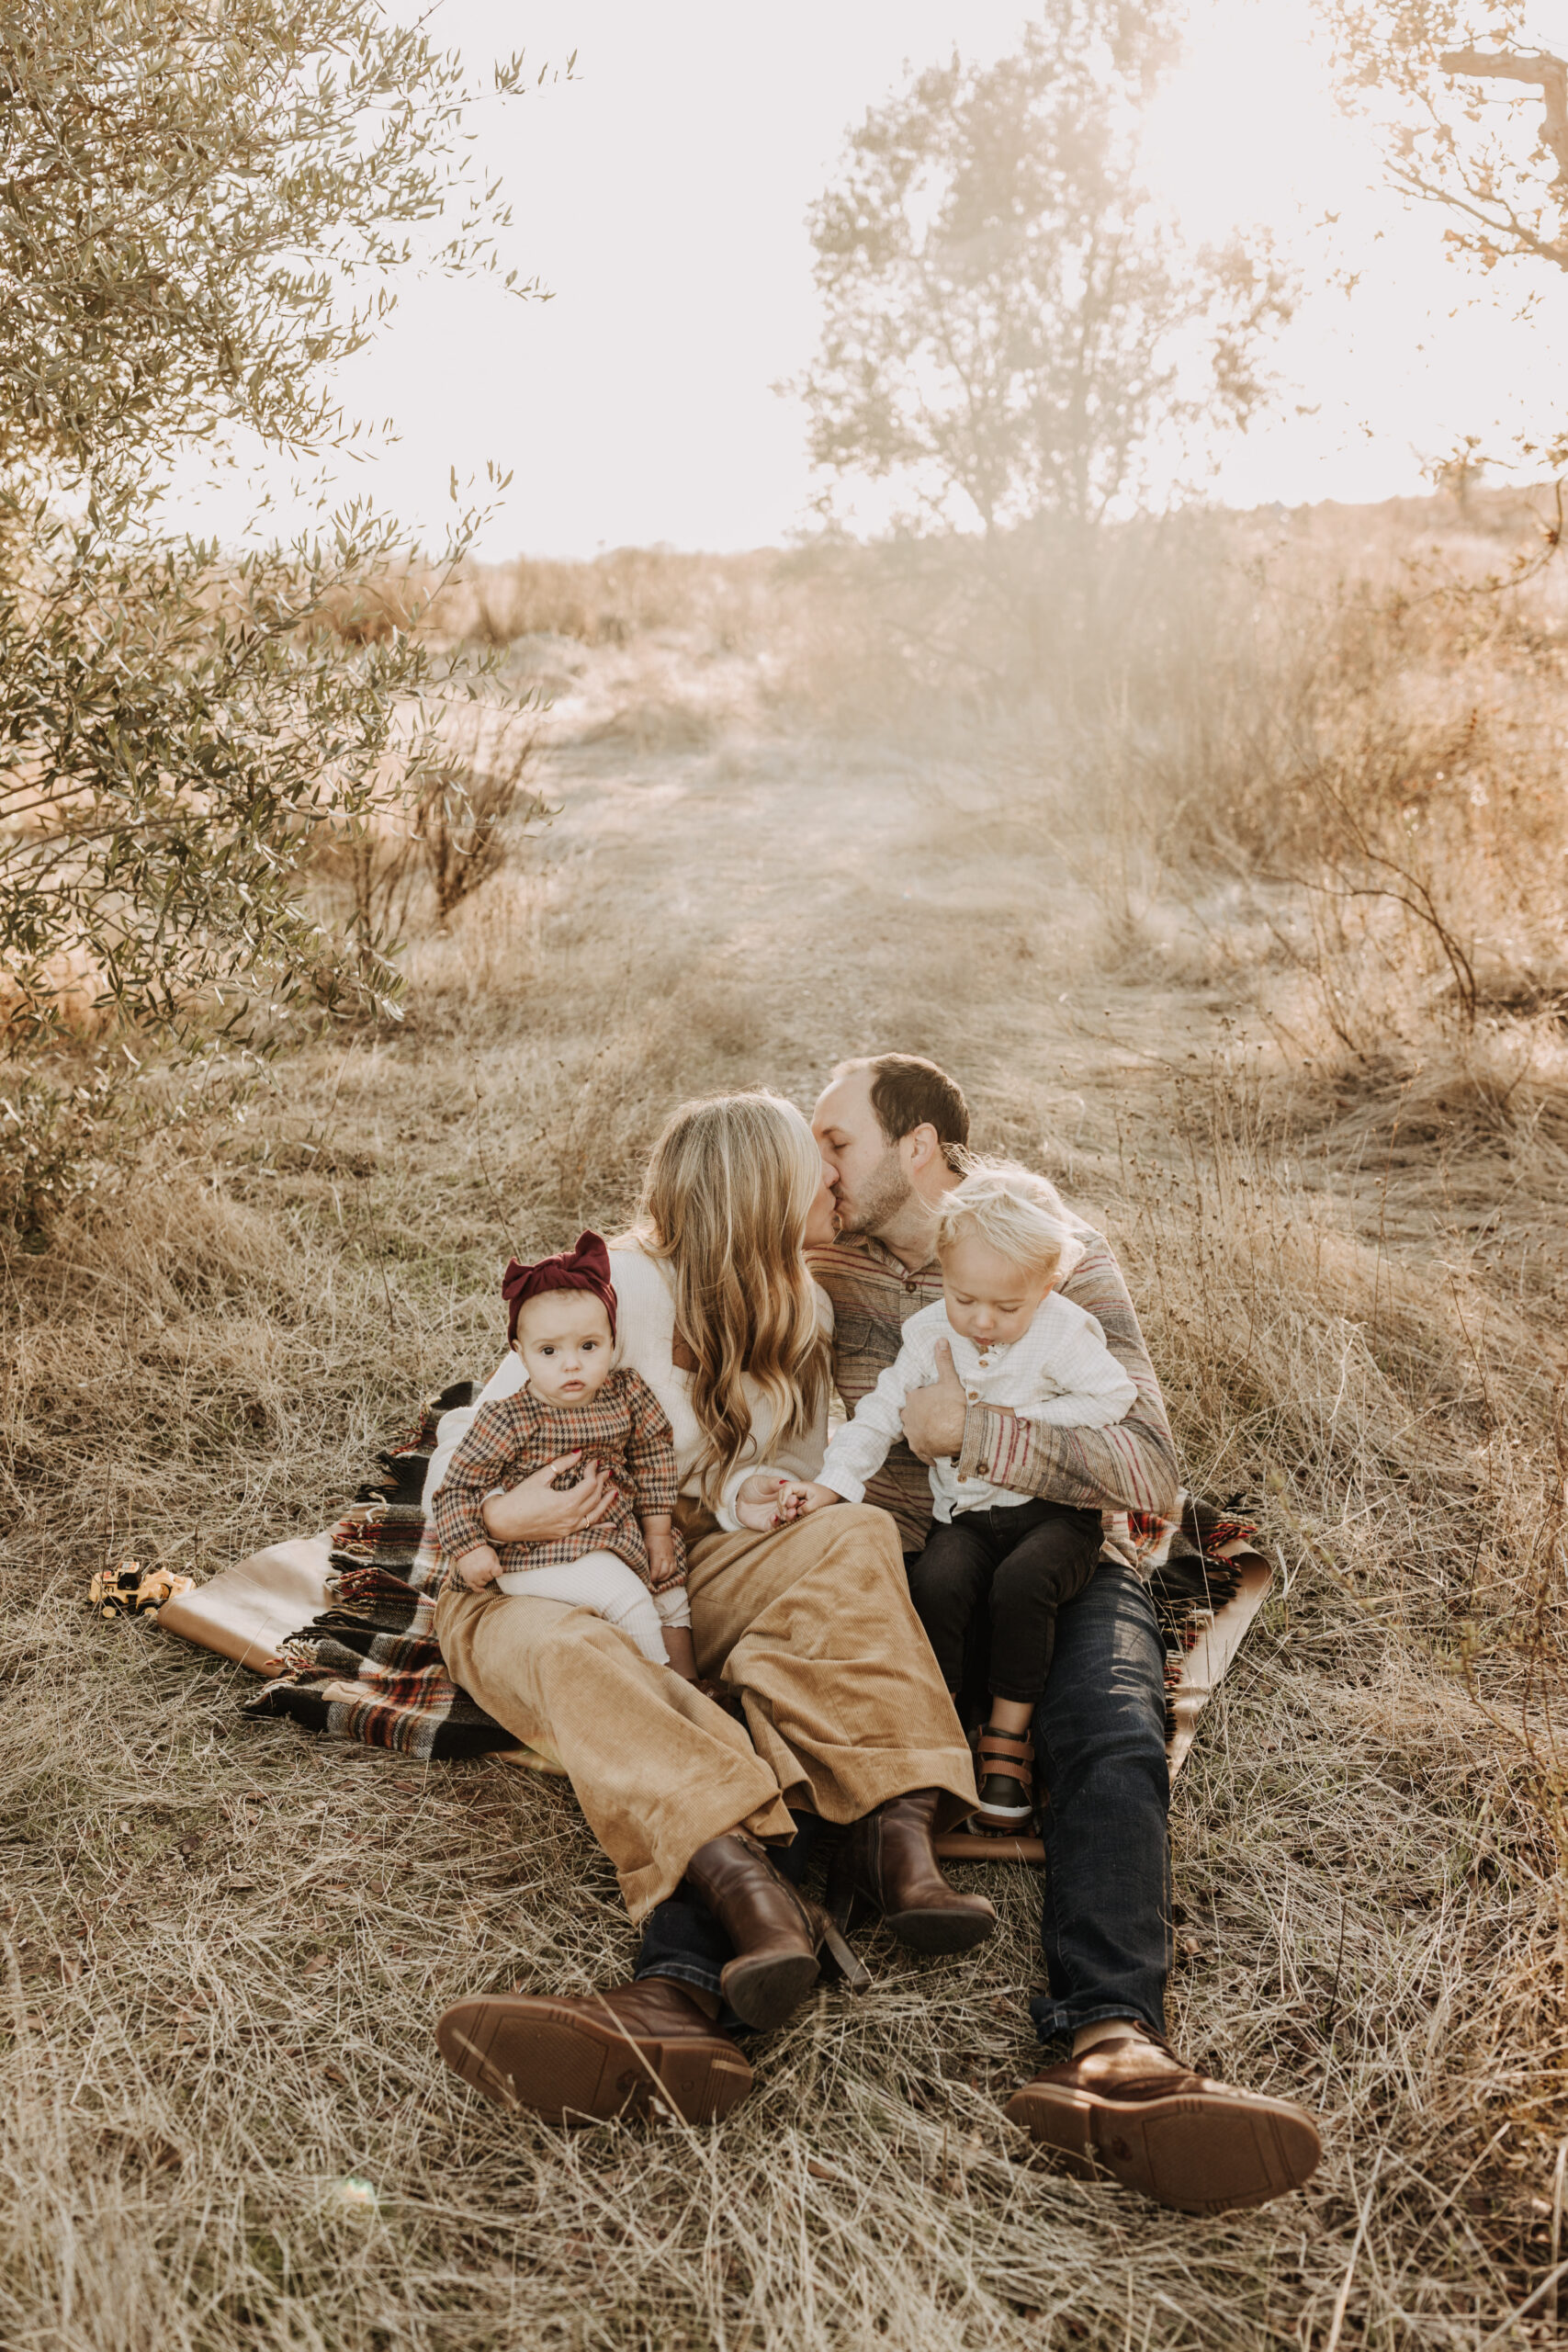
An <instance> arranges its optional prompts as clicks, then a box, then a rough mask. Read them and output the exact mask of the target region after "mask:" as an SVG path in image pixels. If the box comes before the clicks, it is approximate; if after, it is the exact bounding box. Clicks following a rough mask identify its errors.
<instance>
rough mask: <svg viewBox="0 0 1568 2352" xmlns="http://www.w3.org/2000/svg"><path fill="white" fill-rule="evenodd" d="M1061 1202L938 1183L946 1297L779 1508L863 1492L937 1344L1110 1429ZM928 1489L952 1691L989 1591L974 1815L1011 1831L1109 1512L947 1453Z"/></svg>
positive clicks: (1006, 1388) (1007, 1189) (999, 1388)
mask: <svg viewBox="0 0 1568 2352" xmlns="http://www.w3.org/2000/svg"><path fill="white" fill-rule="evenodd" d="M1057 1209H1058V1204H1057V1202H1056V1196H1055V1193H1054V1192H1053V1191H1052V1189H1051V1187H1050V1185H1049V1184H1047V1183H1046V1182H1045V1181H1044V1179H1043V1177H1039V1176H1032V1175H1031V1174H1030V1172H1029V1170H1027V1169H1023V1168H1010V1167H1000V1168H982V1169H978V1170H976V1172H975V1173H974V1174H972V1175H969V1176H966V1177H965V1178H964V1182H962V1183H961V1184H958V1185H956V1186H955V1187H954V1188H953V1191H952V1192H950V1193H944V1194H943V1195H942V1203H941V1205H940V1207H939V1208H938V1210H937V1213H936V1215H937V1225H936V1251H937V1256H938V1258H939V1259H940V1261H941V1263H942V1300H941V1302H940V1304H937V1305H933V1306H927V1307H923V1308H922V1309H921V1310H920V1312H919V1314H917V1315H912V1316H911V1317H909V1319H908V1322H907V1323H906V1324H905V1326H904V1329H903V1333H902V1342H903V1343H902V1346H901V1347H900V1349H899V1351H898V1356H897V1361H896V1362H895V1363H893V1364H891V1365H890V1366H889V1367H888V1369H887V1371H886V1372H885V1373H884V1374H883V1375H882V1377H881V1379H880V1380H879V1381H878V1382H877V1384H876V1386H875V1387H874V1389H873V1390H872V1392H871V1394H870V1395H869V1396H868V1397H863V1398H862V1399H861V1403H860V1406H859V1408H858V1409H857V1411H856V1413H855V1417H854V1419H853V1420H852V1421H851V1422H849V1423H848V1424H847V1426H846V1427H845V1428H843V1429H841V1430H840V1431H839V1433H838V1435H837V1436H836V1437H835V1438H834V1440H833V1442H832V1443H831V1445H829V1448H828V1453H827V1458H826V1460H825V1461H824V1463H823V1464H822V1468H821V1471H820V1473H819V1474H818V1479H817V1482H816V1483H815V1484H814V1485H810V1486H797V1487H786V1488H784V1491H783V1493H782V1494H781V1497H780V1510H781V1512H783V1513H784V1515H785V1516H786V1517H787V1516H792V1515H793V1512H792V1506H793V1507H794V1510H818V1509H820V1508H821V1507H822V1506H823V1505H825V1504H828V1503H835V1502H838V1501H840V1500H844V1501H848V1502H859V1501H860V1499H861V1498H862V1496H863V1494H864V1492H865V1486H866V1481H867V1480H868V1479H869V1478H872V1477H874V1476H875V1474H876V1472H877V1471H878V1470H880V1469H881V1467H882V1464H883V1463H884V1462H885V1461H886V1457H887V1452H888V1448H889V1447H890V1446H891V1445H892V1444H893V1443H894V1442H896V1440H897V1439H898V1438H899V1437H901V1436H902V1434H903V1425H902V1422H901V1420H900V1419H899V1416H900V1414H901V1412H902V1410H903V1405H904V1399H905V1397H907V1396H908V1392H909V1390H910V1389H911V1388H920V1387H924V1386H925V1385H927V1384H928V1383H930V1382H931V1381H933V1380H934V1379H935V1378H936V1376H937V1359H936V1351H937V1349H938V1347H939V1346H941V1345H942V1343H943V1342H945V1343H946V1345H947V1346H948V1347H949V1348H950V1349H951V1350H952V1353H953V1365H954V1368H955V1369H956V1371H957V1374H958V1376H959V1378H960V1380H961V1381H962V1382H963V1383H964V1391H965V1393H966V1395H967V1396H968V1397H970V1399H971V1400H973V1401H976V1402H981V1401H983V1402H984V1403H986V1404H987V1405H1001V1406H1005V1407H1006V1408H1008V1409H1009V1410H1010V1412H1012V1413H1013V1414H1014V1415H1016V1417H1017V1418H1018V1419H1020V1420H1024V1421H1046V1422H1051V1423H1053V1424H1055V1426H1056V1427H1058V1428H1067V1429H1103V1428H1106V1427H1109V1426H1110V1424H1111V1423H1112V1422H1114V1421H1119V1420H1121V1419H1122V1418H1123V1416H1124V1415H1125V1414H1126V1412H1127V1410H1128V1408H1129V1407H1130V1406H1131V1405H1132V1404H1133V1402H1134V1399H1135V1397H1136V1395H1137V1391H1136V1389H1135V1388H1134V1385H1133V1383H1132V1381H1131V1380H1130V1379H1129V1378H1128V1376H1127V1374H1125V1372H1123V1371H1122V1366H1121V1365H1120V1364H1119V1363H1117V1361H1116V1359H1115V1357H1114V1356H1113V1355H1112V1354H1111V1351H1110V1349H1109V1348H1108V1347H1107V1346H1106V1344H1105V1334H1104V1333H1103V1331H1101V1329H1100V1325H1099V1324H1098V1323H1097V1322H1096V1321H1095V1319H1094V1317H1093V1316H1092V1315H1089V1314H1086V1313H1085V1311H1084V1309H1083V1308H1082V1307H1081V1306H1074V1305H1073V1304H1072V1302H1071V1301H1070V1300H1069V1299H1066V1298H1062V1297H1060V1296H1059V1295H1057V1288H1056V1286H1057V1284H1058V1283H1060V1282H1062V1281H1063V1280H1064V1279H1065V1278H1066V1275H1067V1274H1069V1273H1070V1272H1072V1270H1073V1267H1074V1265H1075V1264H1076V1263H1077V1260H1078V1257H1079V1256H1080V1254H1081V1251H1080V1249H1079V1245H1078V1244H1077V1242H1076V1241H1075V1240H1074V1239H1073V1237H1072V1235H1071V1233H1070V1232H1069V1231H1068V1229H1067V1227H1066V1226H1065V1225H1064V1224H1063V1223H1062V1221H1061V1217H1060V1216H1059V1215H1058V1213H1057ZM931 1509H932V1510H933V1512H934V1514H935V1517H936V1521H937V1523H936V1525H935V1526H934V1527H933V1528H932V1530H931V1534H930V1536H929V1537H928V1539H927V1542H926V1548H925V1550H924V1551H923V1552H921V1553H920V1554H919V1555H918V1556H917V1557H915V1558H913V1559H911V1560H910V1561H909V1563H908V1570H909V1593H910V1598H911V1599H912V1600H913V1601H914V1604H915V1608H916V1610H917V1611H918V1613H919V1619H920V1622H921V1623H922V1624H923V1625H924V1627H925V1629H926V1633H927V1634H928V1636H929V1638H930V1641H931V1647H932V1649H933V1650H934V1651H935V1652H936V1656H937V1663H938V1664H939V1665H940V1667H941V1668H942V1673H943V1674H944V1675H945V1677H946V1679H947V1686H948V1689H949V1690H950V1691H953V1692H954V1693H956V1692H957V1690H958V1687H959V1682H960V1680H961V1678H962V1675H963V1670H964V1636H965V1634H967V1632H968V1628H969V1622H970V1619H971V1617H972V1616H973V1615H974V1613H975V1611H976V1608H977V1607H978V1606H979V1604H980V1603H981V1602H982V1600H988V1602H989V1608H990V1624H991V1638H990V1676H989V1687H990V1694H991V1713H990V1721H989V1723H988V1724H987V1727H986V1728H985V1730H983V1731H982V1733H981V1734H980V1743H979V1776H978V1777H979V1788H980V1810H979V1813H978V1815H976V1819H977V1821H978V1823H979V1826H981V1827H982V1828H986V1829H991V1830H1017V1829H1019V1828H1021V1827H1025V1826H1027V1825H1028V1821H1029V1816H1030V1813H1031V1810H1032V1803H1031V1798H1032V1777H1033V1776H1032V1767H1033V1762H1034V1750H1033V1745H1032V1741H1031V1739H1030V1736H1029V1731H1030V1723H1031V1719H1032V1715H1033V1713H1034V1709H1035V1707H1036V1705H1037V1704H1038V1703H1039V1701H1040V1699H1041V1698H1042V1697H1043V1693H1044V1689H1045V1677H1046V1675H1047V1673H1048V1672H1049V1670H1050V1665H1051V1656H1052V1651H1053V1648H1054V1646H1055V1625H1056V1611H1057V1610H1058V1608H1059V1607H1060V1606H1061V1605H1062V1603H1063V1602H1064V1601H1067V1600H1073V1599H1074V1598H1075V1596H1076V1595H1077V1594H1078V1593H1079V1592H1081V1591H1082V1589H1083V1588H1084V1586H1085V1585H1086V1584H1087V1583H1088V1581H1089V1577H1091V1576H1092V1575H1093V1573H1094V1567H1095V1563H1096V1562H1097V1560H1098V1559H1099V1557H1100V1543H1101V1525H1100V1513H1099V1511H1098V1510H1075V1509H1073V1508H1072V1507H1071V1506H1070V1505H1069V1504H1066V1503H1055V1502H1044V1501H1042V1500H1041V1499H1040V1498H1039V1497H1037V1496H1034V1495H1028V1494H1021V1493H1019V1492H1017V1491H1015V1490H1014V1489H1012V1488H1010V1487H1008V1486H1006V1485H1005V1484H1004V1483H1002V1482H1000V1481H995V1480H992V1479H989V1478H986V1477H983V1476H975V1477H967V1476H963V1475H961V1474H960V1473H959V1471H958V1470H957V1469H956V1467H955V1465H954V1464H953V1462H951V1461H947V1460H943V1461H939V1462H934V1463H932V1464H931Z"/></svg>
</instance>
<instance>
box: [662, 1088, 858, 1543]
mask: <svg viewBox="0 0 1568 2352" xmlns="http://www.w3.org/2000/svg"><path fill="white" fill-rule="evenodd" d="M821 1181H822V1161H821V1157H820V1155H819V1153H818V1149H817V1146H816V1145H815V1143H814V1142H813V1141H812V1139H811V1130H810V1128H809V1127H808V1126H807V1124H806V1121H805V1120H804V1119H803V1118H802V1117H801V1115H800V1113H799V1112H798V1111H797V1110H796V1109H795V1105H794V1103H785V1102H784V1101H783V1100H782V1099H781V1098H780V1097H779V1096H778V1095H776V1094H764V1093H756V1094H716V1095H713V1096H711V1097H710V1098H709V1099H708V1100H707V1101H705V1102H702V1103H682V1105H681V1108H680V1109H679V1110H678V1111H677V1112H676V1113H675V1114H674V1115H673V1117H672V1118H671V1120H670V1123H669V1125H667V1126H666V1128H665V1130H664V1132H663V1134H662V1135H661V1136H660V1138H659V1140H658V1142H657V1143H656V1144H655V1145H654V1147H653V1154H652V1157H651V1159H649V1163H648V1173H647V1175H646V1177H645V1178H644V1179H643V1187H642V1201H641V1204H640V1206H639V1208H638V1212H637V1226H636V1228H635V1232H636V1238H637V1240H638V1241H639V1242H640V1243H641V1245H642V1247H643V1248H644V1249H645V1250H647V1251H648V1253H649V1256H650V1257H653V1258H657V1259H660V1261H662V1262H663V1263H664V1264H665V1265H666V1266H668V1267H669V1269H670V1272H671V1278H672V1281H673V1284H674V1291H675V1329H676V1330H677V1331H678V1333H679V1334H680V1336H681V1338H682V1339H683V1340H685V1342H686V1344H687V1346H688V1347H689V1348H690V1349H691V1351H692V1352H693V1354H694V1356H695V1358H696V1369H695V1371H694V1374H693V1375H692V1410H693V1412H694V1415H695V1416H696V1421H697V1426H698V1428H699V1429H700V1430H702V1433H703V1442H704V1451H703V1453H702V1456H701V1459H700V1460H699V1462H698V1464H697V1475H698V1483H699V1487H700V1490H701V1493H702V1497H703V1500H704V1501H705V1503H707V1504H708V1505H709V1507H710V1509H711V1508H712V1506H713V1505H714V1504H715V1503H716V1500H717V1497H718V1490H719V1488H720V1487H721V1486H722V1484H723V1482H724V1478H725V1476H726V1474H727V1473H728V1471H729V1470H730V1469H731V1468H732V1467H733V1466H734V1465H735V1464H737V1463H738V1462H739V1461H740V1460H741V1459H742V1458H743V1456H744V1453H745V1450H746V1446H747V1443H748V1441H749V1440H750V1435H751V1408H750V1405H749V1404H748V1402H747V1398H746V1392H745V1389H744V1387H743V1386H742V1385H741V1374H743V1373H749V1374H750V1376H751V1378H752V1379H753V1380H754V1381H755V1382H756V1384H757V1386H758V1387H759V1388H760V1389H761V1392H762V1396H763V1397H764V1398H765V1399H766V1402H767V1405H768V1408H769V1410H770V1412H771V1414H772V1417H773V1418H772V1432H771V1434H772V1436H773V1438H775V1439H777V1438H784V1437H796V1436H800V1435H803V1434H804V1433H805V1431H806V1430H808V1429H810V1428H811V1427H812V1425H813V1424H814V1422H815V1420H816V1419H817V1416H818V1411H819V1410H820V1408H821V1407H822V1404H823V1402H824V1400H825V1398H826V1396H827V1390H828V1348H827V1342H826V1340H824V1338H823V1336H822V1333H821V1330H820V1329H819V1328H818V1321H817V1300H816V1295H815V1291H814V1287H813V1284H812V1280H811V1276H810V1274H809V1273H808V1272H807V1265H806V1257H805V1238H806V1221H807V1216H809V1214H810V1211H811V1204H812V1202H813V1200H814V1199H815V1198H816V1195H817V1189H818V1185H819V1184H820V1182H821Z"/></svg>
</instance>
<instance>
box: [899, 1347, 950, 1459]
mask: <svg viewBox="0 0 1568 2352" xmlns="http://www.w3.org/2000/svg"><path fill="white" fill-rule="evenodd" d="M965 1409H966V1408H965V1401H964V1383H963V1382H962V1381H961V1380H960V1379H959V1377H958V1373H957V1369H956V1367H955V1365H954V1363H953V1350H952V1349H951V1348H950V1347H949V1346H948V1344H947V1341H946V1340H938V1341H937V1343H936V1378H935V1380H934V1381H932V1382H931V1384H930V1385H928V1386H927V1387H924V1388H911V1389H910V1391H909V1393H908V1396H907V1397H905V1399H904V1410H903V1414H902V1416H901V1419H902V1420H903V1423H904V1435H905V1437H906V1438H907V1439H908V1444H909V1449H910V1452H911V1453H915V1454H917V1455H918V1456H919V1459H920V1461H922V1462H940V1461H942V1458H943V1457H944V1456H946V1455H950V1454H955V1453H960V1452H962V1450H963V1446H964V1412H965Z"/></svg>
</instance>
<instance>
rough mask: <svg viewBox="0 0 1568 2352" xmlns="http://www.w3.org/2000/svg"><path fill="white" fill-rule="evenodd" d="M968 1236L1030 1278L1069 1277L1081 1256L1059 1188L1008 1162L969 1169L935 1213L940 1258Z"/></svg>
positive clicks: (981, 1164) (1080, 1247)
mask: <svg viewBox="0 0 1568 2352" xmlns="http://www.w3.org/2000/svg"><path fill="white" fill-rule="evenodd" d="M968 1233H973V1234H977V1235H978V1236H979V1238H980V1239H981V1240H982V1241H984V1242H986V1243H987V1245H988V1246H989V1247H990V1248H991V1249H993V1250H998V1252H999V1253H1000V1255H1001V1256H1002V1257H1004V1258H1007V1259H1010V1261H1011V1262H1012V1263H1013V1264H1014V1265H1015V1266H1022V1267H1023V1268H1025V1269H1026V1271H1027V1272H1030V1273H1032V1274H1055V1275H1058V1276H1062V1275H1066V1274H1070V1273H1071V1272H1072V1270H1073V1268H1074V1267H1075V1266H1076V1265H1077V1261H1078V1260H1079V1259H1080V1258H1081V1257H1082V1256H1083V1248H1082V1244H1081V1243H1080V1242H1078V1241H1077V1240H1076V1239H1075V1238H1074V1236H1073V1232H1072V1228H1071V1227H1070V1226H1069V1225H1068V1224H1067V1222H1066V1216H1065V1215H1064V1213H1063V1208H1062V1201H1061V1196H1060V1194H1059V1193H1057V1191H1056V1187H1055V1184H1052V1183H1049V1182H1047V1181H1046V1179H1045V1178H1044V1177H1043V1176H1036V1175H1035V1174H1034V1173H1033V1171H1032V1170H1031V1169H1028V1168H1019V1167H1016V1166H1015V1165H1014V1164H1013V1163H1012V1162H1011V1161H1010V1160H998V1161H993V1162H991V1163H990V1164H988V1165H987V1163H984V1162H980V1163H977V1164H974V1165H972V1166H971V1169H970V1171H969V1174H968V1175H967V1176H965V1178H964V1182H962V1183H961V1184H955V1185H954V1186H953V1190H952V1191H951V1192H950V1193H943V1194H942V1200H941V1203H940V1204H939V1206H938V1208H937V1212H936V1249H937V1255H938V1257H942V1255H943V1254H944V1253H945V1252H946V1251H947V1250H951V1249H952V1248H953V1244H954V1242H956V1241H960V1240H962V1239H963V1238H964V1235H965V1234H968Z"/></svg>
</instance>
